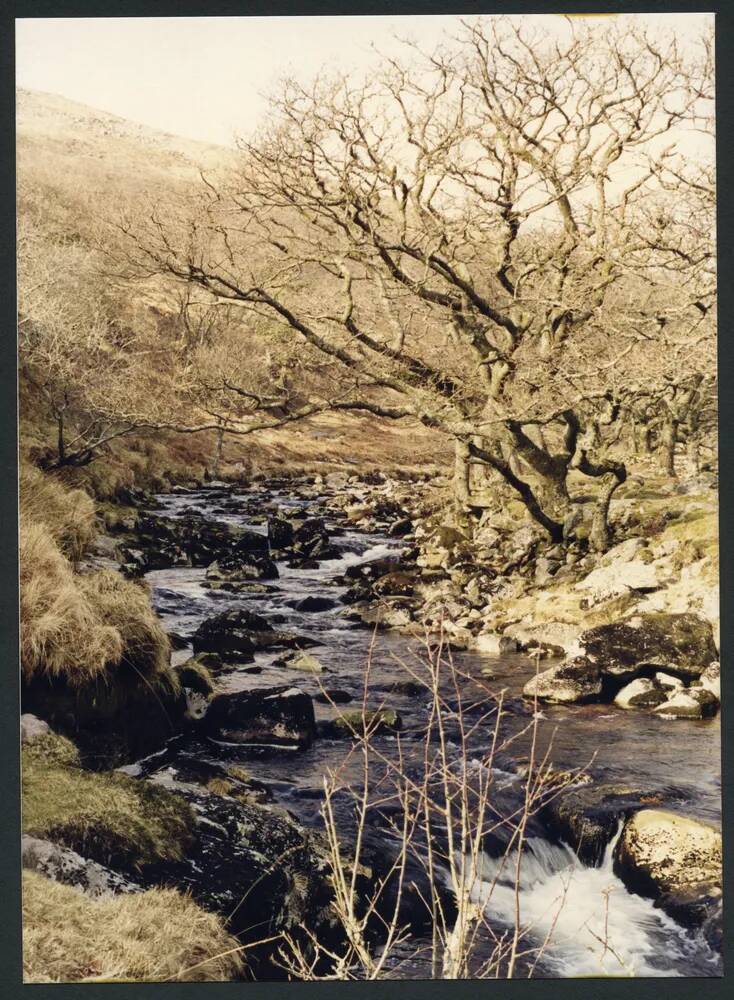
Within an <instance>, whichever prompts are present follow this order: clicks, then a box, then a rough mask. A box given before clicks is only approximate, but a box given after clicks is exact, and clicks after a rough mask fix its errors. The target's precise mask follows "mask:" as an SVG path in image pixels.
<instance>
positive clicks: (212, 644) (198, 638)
mask: <svg viewBox="0 0 734 1000" xmlns="http://www.w3.org/2000/svg"><path fill="white" fill-rule="evenodd" d="M192 642H193V647H194V653H199V652H214V653H218V654H219V655H220V656H221V657H222V659H223V660H226V661H228V662H230V663H231V662H234V663H239V662H243V663H246V662H248V661H251V660H252V658H253V653H254V652H255V650H258V649H270V648H277V647H285V648H287V649H305V648H306V647H307V646H315V645H317V641H316V640H315V639H309V638H308V637H307V636H300V635H296V634H295V633H293V632H282V631H279V630H276V629H274V628H273V626H272V625H271V624H270V622H268V621H267V619H265V618H263V617H262V615H258V614H255V612H253V611H248V610H246V609H245V608H233V609H231V610H230V611H224V612H222V613H221V614H219V615H214V616H213V617H212V618H207V619H206V620H205V621H203V622H202V623H201V625H200V626H199V627H198V629H197V630H196V632H195V633H194V636H193V640H192Z"/></svg>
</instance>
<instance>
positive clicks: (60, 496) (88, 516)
mask: <svg viewBox="0 0 734 1000" xmlns="http://www.w3.org/2000/svg"><path fill="white" fill-rule="evenodd" d="M20 511H21V515H22V516H23V517H24V518H26V519H27V521H28V522H31V523H34V524H42V525H44V527H46V528H47V529H48V532H49V534H50V535H51V537H52V538H53V540H54V541H55V542H56V544H57V545H58V546H59V548H60V549H61V551H62V552H63V554H64V555H65V556H67V558H69V559H71V560H72V562H78V560H79V559H81V557H82V556H83V555H84V552H85V551H86V549H87V547H88V546H89V543H90V542H91V541H92V539H93V538H94V503H93V502H92V498H91V497H90V496H89V495H88V494H87V493H85V492H84V490H68V489H65V488H64V486H63V485H62V484H61V483H60V482H59V481H58V480H57V479H55V478H54V477H53V476H50V475H44V473H43V472H41V471H40V469H36V468H34V467H33V466H32V465H27V464H23V465H21V469H20Z"/></svg>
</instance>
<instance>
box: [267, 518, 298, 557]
mask: <svg viewBox="0 0 734 1000" xmlns="http://www.w3.org/2000/svg"><path fill="white" fill-rule="evenodd" d="M268 541H269V542H270V548H271V549H276V550H278V551H282V550H283V549H289V548H290V547H291V545H292V544H293V525H292V524H291V522H290V521H286V519H285V518H284V517H269V518H268Z"/></svg>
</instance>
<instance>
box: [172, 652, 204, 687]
mask: <svg viewBox="0 0 734 1000" xmlns="http://www.w3.org/2000/svg"><path fill="white" fill-rule="evenodd" d="M173 669H174V671H175V673H176V676H177V677H178V680H179V683H180V684H181V685H182V686H183V687H185V688H188V689H189V690H190V691H196V692H197V694H203V695H204V696H208V695H210V694H213V693H214V681H213V680H212V675H211V674H210V673H209V670H208V669H207V667H205V666H204V665H203V664H202V663H200V662H198V659H197V658H196V657H192V658H191V659H190V660H187V661H186V662H185V663H182V664H181V665H180V666H178V667H174V668H173Z"/></svg>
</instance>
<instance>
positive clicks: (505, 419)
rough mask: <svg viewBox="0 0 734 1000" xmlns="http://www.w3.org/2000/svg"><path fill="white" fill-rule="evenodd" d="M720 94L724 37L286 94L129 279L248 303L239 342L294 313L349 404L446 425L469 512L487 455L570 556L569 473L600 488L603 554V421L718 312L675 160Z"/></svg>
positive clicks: (607, 48) (607, 492)
mask: <svg viewBox="0 0 734 1000" xmlns="http://www.w3.org/2000/svg"><path fill="white" fill-rule="evenodd" d="M711 96H712V90H711V51H710V43H709V41H708V40H706V39H704V40H702V42H701V45H700V47H699V49H698V50H697V51H696V53H695V54H693V55H691V54H684V53H683V52H682V51H681V49H680V48H679V45H678V43H677V40H676V38H675V37H674V36H670V37H667V38H663V37H660V36H658V35H656V36H655V37H653V36H651V35H650V34H647V33H645V32H644V31H643V30H641V29H639V28H637V27H633V26H631V25H630V24H627V23H625V24H624V25H623V26H621V27H618V28H614V29H612V30H609V29H607V30H606V31H605V32H604V33H601V32H598V31H595V30H592V29H588V28H578V27H576V26H571V27H569V28H568V30H567V31H566V32H565V33H562V34H560V35H559V36H558V37H544V36H541V35H538V34H537V33H533V32H531V31H530V30H528V29H526V28H525V27H524V26H519V27H518V26H517V23H516V22H513V21H508V20H503V19H499V20H496V19H491V20H487V21H479V22H477V23H475V24H467V25H465V26H464V31H463V34H462V37H461V38H460V39H459V40H457V42H456V44H455V45H454V46H452V47H449V48H446V49H445V50H439V51H436V52H434V53H432V54H429V55H425V54H421V53H418V52H414V51H412V50H411V52H410V59H406V60H403V61H399V60H397V59H392V60H387V61H386V62H385V64H384V65H383V67H382V70H381V72H379V73H378V74H376V75H375V76H374V77H373V78H372V79H371V80H369V81H368V82H366V83H355V82H352V81H351V80H349V79H346V78H343V79H337V80H323V79H320V80H317V81H316V82H315V83H314V85H313V86H312V87H310V88H304V87H302V86H301V85H299V84H298V83H296V82H294V81H286V82H285V83H284V85H283V87H282V89H281V91H280V93H279V94H278V96H276V97H275V98H273V101H272V108H271V115H270V118H269V121H268V123H267V125H266V126H265V127H264V129H263V130H262V132H261V133H260V134H259V135H258V136H257V137H256V138H255V139H253V140H252V141H243V142H242V143H241V152H242V159H241V164H240V167H239V169H238V171H237V173H236V176H234V177H233V178H232V180H231V182H230V183H229V184H224V185H219V184H217V185H215V184H214V183H210V182H207V183H206V184H205V187H204V189H203V191H202V197H201V199H200V201H199V204H198V206H197V208H196V211H193V209H192V207H191V206H190V205H188V204H185V203H181V202H180V203H179V204H178V205H175V204H171V205H168V206H166V208H165V211H164V210H162V209H160V210H154V211H153V212H152V213H149V214H148V216H147V218H141V217H137V218H135V219H129V220H126V221H125V222H123V224H122V226H121V230H122V234H123V237H124V239H123V246H124V247H125V250H124V254H125V255H126V258H127V265H128V268H129V269H130V270H131V271H132V272H133V273H135V274H137V275H139V276H145V275H151V274H161V273H164V274H167V275H169V276H171V277H172V278H174V279H176V280H178V281H180V282H184V283H188V284H190V285H196V286H198V287H199V288H200V289H204V290H205V291H206V292H207V293H209V295H210V296H211V298H212V301H213V302H215V303H219V304H220V305H221V306H222V307H231V306H233V305H237V306H239V307H241V308H242V312H243V320H242V325H241V329H242V332H243V334H244V335H245V336H246V335H247V333H248V332H249V329H250V328H251V324H252V317H253V316H260V317H268V318H270V319H271V320H272V319H275V320H277V321H278V322H280V323H281V324H282V325H283V326H284V327H285V328H287V329H288V330H289V331H290V332H291V334H292V335H294V336H295V337H297V338H298V339H300V340H301V342H302V343H303V345H304V350H305V351H307V352H308V353H309V355H313V354H320V355H321V356H322V357H323V358H324V359H325V360H327V361H329V362H330V363H332V364H335V365H338V366H339V367H340V368H341V370H342V373H343V376H342V377H343V381H342V383H341V385H342V389H343V391H342V392H341V394H340V397H339V399H338V400H336V399H335V400H334V401H333V402H334V404H335V405H339V406H342V407H348V406H352V407H359V408H362V409H366V410H369V411H371V412H373V413H375V414H377V415H380V416H385V417H389V418H397V419H399V418H405V417H412V418H416V419H418V420H420V421H422V422H423V423H424V424H426V425H427V426H430V427H435V428H437V429H440V430H441V431H442V432H444V433H445V434H447V435H449V436H451V437H452V438H453V439H454V440H455V442H456V455H457V474H456V477H455V484H456V487H457V494H458V497H459V500H460V503H462V504H463V505H464V506H465V507H467V508H471V507H472V505H473V498H472V494H471V479H470V477H469V475H468V470H467V466H468V464H470V463H478V464H480V465H482V466H484V467H485V468H487V469H489V470H492V472H493V474H495V475H497V476H499V477H500V478H501V479H502V481H504V483H505V484H507V485H509V487H510V488H511V489H512V490H514V491H515V492H516V493H517V494H518V495H519V496H520V497H521V499H522V501H523V502H524V504H525V506H526V508H527V510H528V512H529V513H530V515H531V516H532V517H533V518H534V519H535V521H536V522H537V523H538V524H540V525H541V526H542V528H543V529H544V530H545V531H546V532H547V534H548V535H549V536H550V537H551V538H552V539H553V540H554V541H555V542H561V541H563V539H564V537H565V536H564V524H565V523H567V522H568V521H569V519H571V520H573V503H572V499H571V497H570V496H569V490H568V479H569V474H570V473H571V472H572V471H573V470H578V471H579V472H581V473H583V474H584V475H586V476H589V477H592V479H595V480H597V481H598V483H599V488H598V490H597V499H596V501H595V505H594V509H593V518H592V521H593V523H592V527H591V533H590V542H591V544H592V546H593V547H594V548H596V549H604V548H605V547H607V546H608V544H609V542H610V530H609V522H608V512H609V505H610V502H611V499H612V496H613V494H614V491H615V490H616V488H617V487H618V486H619V484H620V483H621V482H623V481H624V479H625V477H626V467H625V465H624V462H623V461H621V460H620V459H619V458H618V457H614V456H613V454H612V453H611V452H610V450H609V449H608V448H607V447H606V437H607V436H608V434H607V432H604V430H603V429H604V428H610V427H612V426H613V425H614V424H615V422H616V421H617V420H618V419H619V418H620V415H621V414H622V411H623V400H624V397H625V392H626V395H627V397H629V392H628V386H629V382H630V377H631V375H636V374H639V372H640V370H641V366H645V365H646V364H647V363H648V361H649V359H650V358H651V357H653V358H655V359H656V364H657V359H658V358H659V356H660V355H661V354H664V353H665V351H666V344H667V340H666V338H669V337H671V336H672V337H673V338H674V339H675V340H676V342H678V341H680V342H681V343H684V342H686V341H688V342H690V341H691V338H694V339H695V337H696V336H697V332H696V331H697V327H698V320H700V319H701V317H702V315H707V316H708V317H709V319H710V317H711V316H712V314H713V312H712V309H713V302H714V294H715V284H714V283H713V282H712V281H711V261H712V259H713V250H712V216H711V211H710V202H706V200H705V198H702V197H701V195H702V194H703V193H704V192H702V191H701V190H700V188H701V187H703V186H705V184H704V183H703V182H700V183H699V184H698V186H696V184H697V182H696V180H695V178H692V177H691V176H690V172H689V173H686V172H685V170H684V168H682V167H681V166H680V157H678V156H677V154H676V148H675V144H676V143H677V142H679V141H680V139H681V136H682V135H683V134H684V132H685V130H686V129H696V128H701V129H704V130H705V129H706V128H707V127H708V121H709V119H708V117H707V115H708V113H709V110H710V109H709V103H710V99H711ZM691 202H694V203H695V205H696V207H697V213H698V214H697V215H696V216H695V219H696V227H697V228H696V233H695V242H696V246H695V248H694V249H693V250H691V248H690V245H689V244H690V243H691V219H692V218H693V214H692V212H691V210H690V209H689V208H688V205H689V203H691ZM673 286H674V287H675V288H676V290H677V291H676V294H675V295H671V294H670V290H671V287H673ZM709 327H710V324H709ZM662 330H664V331H665V337H663V336H661V331H662ZM243 349H246V348H243ZM613 436H614V435H612V437H613Z"/></svg>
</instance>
